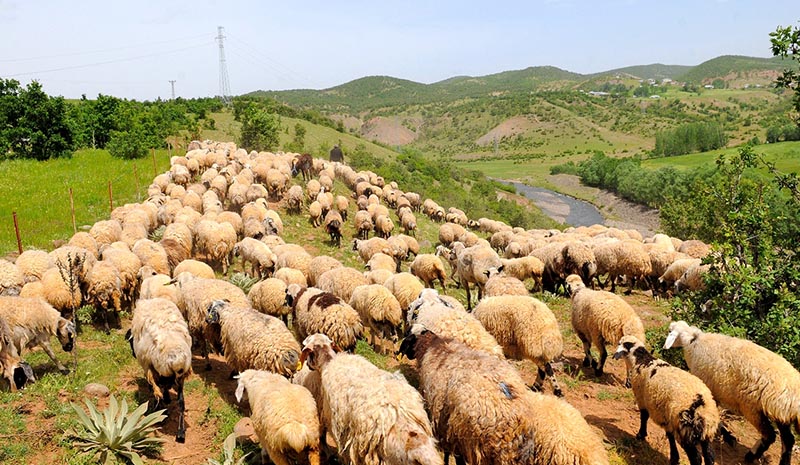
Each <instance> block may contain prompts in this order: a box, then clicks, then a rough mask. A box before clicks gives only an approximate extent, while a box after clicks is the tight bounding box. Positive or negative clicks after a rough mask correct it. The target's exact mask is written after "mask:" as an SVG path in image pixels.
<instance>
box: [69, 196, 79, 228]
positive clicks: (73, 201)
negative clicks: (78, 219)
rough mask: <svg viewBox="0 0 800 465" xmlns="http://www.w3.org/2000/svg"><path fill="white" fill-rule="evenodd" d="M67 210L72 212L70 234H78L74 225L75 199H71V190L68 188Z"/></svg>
mask: <svg viewBox="0 0 800 465" xmlns="http://www.w3.org/2000/svg"><path fill="white" fill-rule="evenodd" d="M69 209H70V211H71V212H72V234H75V233H76V232H78V226H77V225H76V224H75V199H74V198H73V197H72V188H71V187H70V188H69Z"/></svg>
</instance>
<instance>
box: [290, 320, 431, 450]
mask: <svg viewBox="0 0 800 465" xmlns="http://www.w3.org/2000/svg"><path fill="white" fill-rule="evenodd" d="M302 359H303V360H304V361H305V362H306V363H307V364H308V367H309V368H310V369H311V370H314V371H319V372H320V379H321V391H322V393H321V397H322V406H321V407H320V410H321V412H322V421H321V424H322V428H323V429H326V430H328V431H329V432H330V434H331V436H332V437H333V439H334V441H335V442H336V444H337V445H338V448H339V455H340V456H341V457H342V458H343V459H344V461H345V462H346V463H351V464H354V465H355V464H364V465H377V464H386V465H406V464H409V465H410V464H417V465H443V462H442V458H441V456H440V455H439V452H438V451H437V450H436V446H435V440H434V439H433V432H432V431H431V425H430V422H429V420H428V416H427V415H426V413H425V408H424V406H423V403H422V397H421V396H420V394H419V392H417V390H416V389H414V388H413V387H411V386H410V385H409V384H408V382H406V380H405V378H403V376H402V375H400V374H399V373H394V374H393V373H388V372H386V371H383V370H380V369H379V368H377V367H375V366H374V365H373V364H371V363H369V362H368V361H367V360H366V359H364V358H363V357H361V356H359V355H351V354H342V353H339V354H337V353H335V352H334V350H333V343H332V341H331V340H330V339H329V338H328V337H327V336H325V335H323V334H314V335H312V336H309V337H308V338H306V339H305V340H304V341H303V356H302ZM325 434H326V433H325V431H322V432H321V435H322V437H325Z"/></svg>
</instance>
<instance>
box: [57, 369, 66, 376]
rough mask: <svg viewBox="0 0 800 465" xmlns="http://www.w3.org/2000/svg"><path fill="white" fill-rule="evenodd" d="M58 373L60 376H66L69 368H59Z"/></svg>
mask: <svg viewBox="0 0 800 465" xmlns="http://www.w3.org/2000/svg"><path fill="white" fill-rule="evenodd" d="M58 371H59V372H60V373H61V374H62V375H68V374H69V368H59V369H58Z"/></svg>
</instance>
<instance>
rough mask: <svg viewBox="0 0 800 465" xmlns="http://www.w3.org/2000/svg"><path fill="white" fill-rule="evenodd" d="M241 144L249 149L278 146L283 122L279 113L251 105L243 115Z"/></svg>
mask: <svg viewBox="0 0 800 465" xmlns="http://www.w3.org/2000/svg"><path fill="white" fill-rule="evenodd" d="M241 122H242V129H241V133H240V136H239V146H240V147H244V148H246V149H247V150H256V151H259V152H260V151H263V150H272V149H275V148H276V147H278V142H279V140H280V139H279V135H278V132H279V131H280V129H281V123H280V121H279V120H278V115H276V114H274V113H268V112H267V111H266V110H264V109H262V108H258V107H250V108H248V109H247V110H246V111H244V113H243V114H242V116H241Z"/></svg>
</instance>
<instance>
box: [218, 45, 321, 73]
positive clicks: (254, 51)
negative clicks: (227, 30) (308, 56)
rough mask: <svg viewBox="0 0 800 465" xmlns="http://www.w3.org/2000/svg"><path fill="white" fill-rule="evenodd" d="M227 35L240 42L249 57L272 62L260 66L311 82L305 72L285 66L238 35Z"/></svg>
mask: <svg viewBox="0 0 800 465" xmlns="http://www.w3.org/2000/svg"><path fill="white" fill-rule="evenodd" d="M228 37H229V38H230V39H231V40H233V41H234V42H236V43H240V44H241V45H243V46H244V49H243V50H242V51H243V52H245V53H248V54H249V55H251V57H253V58H260V59H261V60H263V61H267V62H270V63H272V66H270V65H265V64H263V63H262V66H264V67H265V68H267V69H272V70H273V71H276V72H279V73H281V74H283V75H284V76H288V77H291V78H293V79H295V80H299V81H303V82H306V83H310V82H312V80H311V79H309V78H308V76H306V75H305V74H303V73H300V72H297V71H296V70H294V69H292V68H291V67H289V66H287V65H286V64H284V63H281V62H279V61H277V60H275V59H273V58H271V57H270V56H269V55H268V54H267V53H264V52H262V51H261V50H259V49H258V48H257V47H254V46H252V45H250V44H248V43H247V42H245V41H244V40H242V39H240V38H239V37H237V36H231V35H230V34H228ZM247 49H249V50H247ZM280 68H283V69H282V70H281V69H280Z"/></svg>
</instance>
